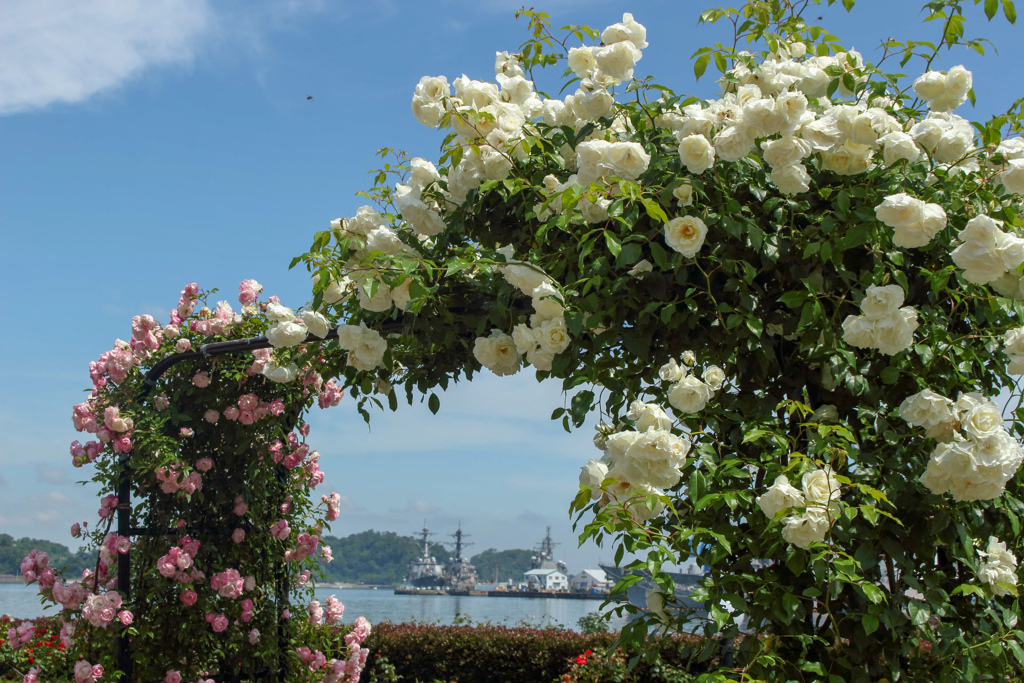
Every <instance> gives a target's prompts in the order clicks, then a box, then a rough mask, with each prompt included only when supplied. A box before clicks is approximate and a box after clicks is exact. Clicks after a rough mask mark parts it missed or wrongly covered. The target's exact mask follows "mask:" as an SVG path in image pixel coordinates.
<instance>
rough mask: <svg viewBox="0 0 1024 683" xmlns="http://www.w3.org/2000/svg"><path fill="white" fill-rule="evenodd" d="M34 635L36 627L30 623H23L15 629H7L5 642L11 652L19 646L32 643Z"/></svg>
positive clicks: (33, 623)
mask: <svg viewBox="0 0 1024 683" xmlns="http://www.w3.org/2000/svg"><path fill="white" fill-rule="evenodd" d="M35 634H36V625H35V622H32V621H23V622H21V624H19V625H18V628H16V629H13V628H11V629H7V642H8V644H10V646H11V649H12V650H17V649H18V647H19V646H21V645H27V644H28V643H30V642H32V638H33V637H34V636H35Z"/></svg>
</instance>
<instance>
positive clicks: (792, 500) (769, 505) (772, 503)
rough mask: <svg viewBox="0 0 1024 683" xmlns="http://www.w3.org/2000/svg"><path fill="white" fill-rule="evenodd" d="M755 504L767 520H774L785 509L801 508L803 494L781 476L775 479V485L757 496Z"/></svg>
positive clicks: (784, 476)
mask: <svg viewBox="0 0 1024 683" xmlns="http://www.w3.org/2000/svg"><path fill="white" fill-rule="evenodd" d="M756 502H757V505H758V507H760V508H761V511H762V512H763V513H764V514H765V516H767V517H768V519H775V515H777V514H778V513H779V512H781V511H782V510H785V509H786V508H792V507H803V506H804V494H803V493H801V492H800V489H798V488H796V487H795V486H793V485H792V484H790V483H789V479H788V478H787V477H786V475H784V474H783V475H779V476H778V477H776V478H775V483H774V484H772V485H771V487H769V489H768V491H766V492H765V493H762V494H761V495H760V496H758V497H757V501H756Z"/></svg>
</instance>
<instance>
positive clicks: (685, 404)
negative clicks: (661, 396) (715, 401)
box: [668, 375, 711, 414]
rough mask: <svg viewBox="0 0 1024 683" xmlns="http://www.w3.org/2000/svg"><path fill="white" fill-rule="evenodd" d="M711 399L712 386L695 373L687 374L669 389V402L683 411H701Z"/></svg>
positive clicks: (691, 412)
mask: <svg viewBox="0 0 1024 683" xmlns="http://www.w3.org/2000/svg"><path fill="white" fill-rule="evenodd" d="M710 399H711V387H709V386H708V385H707V384H705V383H704V382H702V381H700V380H699V379H697V378H696V377H694V376H693V375H687V376H686V377H684V378H682V379H681V380H679V381H678V382H676V383H675V384H673V385H672V386H671V387H669V389H668V402H669V404H671V406H672V407H673V408H675V409H676V410H678V411H679V412H681V413H689V414H695V413H699V412H700V411H702V410H704V406H706V405H707V403H708V401H709V400H710Z"/></svg>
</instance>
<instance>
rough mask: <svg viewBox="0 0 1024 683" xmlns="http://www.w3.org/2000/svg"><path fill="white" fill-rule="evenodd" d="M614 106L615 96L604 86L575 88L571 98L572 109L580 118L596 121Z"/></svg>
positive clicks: (606, 114) (608, 112)
mask: <svg viewBox="0 0 1024 683" xmlns="http://www.w3.org/2000/svg"><path fill="white" fill-rule="evenodd" d="M614 106H615V98H614V97H612V95H611V93H609V92H608V91H607V90H605V89H604V88H597V89H594V90H590V91H584V90H577V91H576V96H575V97H574V98H573V111H575V112H576V114H577V115H579V117H580V118H581V119H584V120H587V121H596V120H598V119H599V118H601V117H603V116H608V114H610V113H611V111H612V108H613V107H614Z"/></svg>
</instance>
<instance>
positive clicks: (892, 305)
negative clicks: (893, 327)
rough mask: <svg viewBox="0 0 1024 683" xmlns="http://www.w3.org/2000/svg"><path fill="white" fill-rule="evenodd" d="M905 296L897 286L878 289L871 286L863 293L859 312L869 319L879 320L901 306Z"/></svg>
mask: <svg viewBox="0 0 1024 683" xmlns="http://www.w3.org/2000/svg"><path fill="white" fill-rule="evenodd" d="M904 297H905V294H904V293H903V288H902V287H900V286H899V285H886V286H885V287H878V286H876V285H871V286H870V287H868V288H867V289H866V290H865V291H864V298H863V299H862V300H861V302H860V310H862V311H863V312H864V315H866V316H868V317H869V318H881V317H884V316H889V315H892V314H894V313H895V312H896V311H897V310H898V309H899V307H900V306H902V305H903V300H904Z"/></svg>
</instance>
